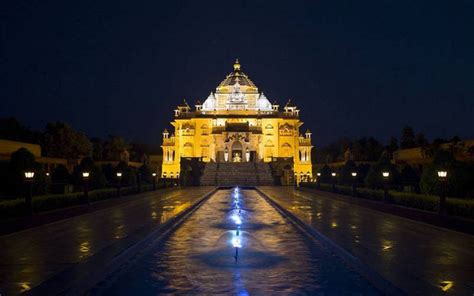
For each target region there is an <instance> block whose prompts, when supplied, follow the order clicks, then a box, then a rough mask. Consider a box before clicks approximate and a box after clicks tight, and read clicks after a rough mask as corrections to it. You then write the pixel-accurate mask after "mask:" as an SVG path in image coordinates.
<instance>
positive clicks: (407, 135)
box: [400, 126, 416, 149]
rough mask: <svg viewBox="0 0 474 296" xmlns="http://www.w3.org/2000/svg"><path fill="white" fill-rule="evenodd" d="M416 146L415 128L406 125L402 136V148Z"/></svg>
mask: <svg viewBox="0 0 474 296" xmlns="http://www.w3.org/2000/svg"><path fill="white" fill-rule="evenodd" d="M415 146H416V145H415V133H414V132H413V128H411V127H410V126H406V127H405V128H403V131H402V137H401V138H400V149H408V148H413V147H415Z"/></svg>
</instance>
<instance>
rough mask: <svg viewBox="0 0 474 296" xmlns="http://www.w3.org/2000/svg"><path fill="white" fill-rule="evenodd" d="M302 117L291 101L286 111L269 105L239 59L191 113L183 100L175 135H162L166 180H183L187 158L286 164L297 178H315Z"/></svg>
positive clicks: (163, 174) (163, 171)
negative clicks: (176, 178) (182, 172)
mask: <svg viewBox="0 0 474 296" xmlns="http://www.w3.org/2000/svg"><path fill="white" fill-rule="evenodd" d="M299 113H300V110H299V109H298V108H297V107H296V106H295V105H294V104H293V103H292V102H291V101H288V102H287V103H286V105H285V106H284V107H283V108H280V106H279V105H278V104H277V103H273V104H272V103H270V101H269V99H268V98H267V97H266V96H265V95H264V94H263V92H259V89H258V88H257V86H256V85H255V84H254V83H253V81H252V80H250V78H249V77H248V76H247V75H246V74H245V73H244V72H242V70H241V65H240V63H239V61H238V60H237V61H236V62H235V64H234V70H233V71H232V72H231V73H230V74H229V75H227V77H226V78H225V79H224V80H223V81H222V82H221V83H220V84H219V85H218V86H217V88H216V90H215V92H211V93H210V94H209V96H208V97H207V99H206V100H205V101H204V102H203V103H202V104H201V103H200V102H198V103H197V104H196V105H195V108H194V109H192V108H191V106H189V104H188V103H187V102H186V101H184V102H183V103H182V104H181V105H179V106H178V107H177V108H176V110H174V120H173V121H172V122H171V124H172V126H173V127H174V133H171V134H170V133H169V131H168V130H166V129H165V130H164V132H163V145H162V146H161V147H162V148H163V164H162V176H163V177H170V176H179V174H180V170H181V161H182V159H183V158H199V159H201V160H202V161H203V162H206V163H224V162H225V163H246V162H253V163H270V162H278V161H286V162H287V163H288V164H289V166H291V168H290V170H291V176H292V177H293V176H295V177H296V178H297V180H298V181H299V180H301V179H302V178H310V177H311V176H312V170H311V148H312V147H313V146H312V145H311V132H310V131H309V130H307V131H306V132H305V133H304V135H302V134H300V127H301V126H302V125H303V122H302V121H301V120H300V118H299V116H300V114H299ZM287 167H288V165H287Z"/></svg>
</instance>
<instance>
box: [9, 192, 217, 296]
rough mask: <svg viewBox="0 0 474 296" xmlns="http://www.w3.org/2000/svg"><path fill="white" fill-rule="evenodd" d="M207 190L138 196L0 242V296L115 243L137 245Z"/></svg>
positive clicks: (43, 277)
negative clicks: (122, 242)
mask: <svg viewBox="0 0 474 296" xmlns="http://www.w3.org/2000/svg"><path fill="white" fill-rule="evenodd" d="M210 190H211V188H209V187H194V188H186V189H176V190H172V191H166V192H161V191H159V190H158V191H155V192H148V193H143V194H141V195H142V196H141V197H137V199H136V200H132V201H130V202H127V203H121V204H119V205H117V206H115V207H112V208H107V209H103V210H99V211H96V212H92V213H89V214H85V215H81V216H76V217H73V218H70V219H66V220H62V221H58V222H55V223H51V224H46V225H43V226H40V227H36V228H32V229H27V230H24V231H20V232H16V233H12V234H8V235H4V236H0V295H12V294H18V293H20V292H23V291H27V290H29V289H31V288H32V287H34V286H36V285H38V284H40V283H41V282H43V281H44V280H46V279H48V278H50V277H52V276H54V275H56V274H58V273H59V272H61V271H62V270H64V269H65V268H67V267H70V266H71V265H74V264H78V263H80V262H83V261H85V260H87V259H88V258H90V257H91V256H93V255H94V254H97V253H98V252H100V251H101V250H103V249H104V248H106V247H110V246H111V245H114V244H117V243H119V242H120V241H124V240H128V241H127V243H133V241H135V242H136V241H139V240H140V239H142V238H144V237H145V236H146V235H147V234H149V233H150V232H151V231H152V230H153V229H155V228H156V227H157V226H158V225H160V224H161V223H163V222H166V221H167V220H169V219H170V218H172V217H174V216H176V215H177V214H179V213H180V212H181V211H183V210H185V209H187V208H188V207H189V206H191V205H192V204H193V203H194V202H195V201H196V200H198V199H199V198H200V197H202V196H203V195H204V194H205V193H207V192H209V191H210Z"/></svg>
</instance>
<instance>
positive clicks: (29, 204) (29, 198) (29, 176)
mask: <svg viewBox="0 0 474 296" xmlns="http://www.w3.org/2000/svg"><path fill="white" fill-rule="evenodd" d="M24 174H25V181H26V183H27V184H28V193H27V194H26V197H25V203H26V208H27V213H28V214H29V215H32V214H33V178H34V177H35V172H34V171H25V173H24ZM46 175H47V176H49V173H46ZM151 175H152V177H153V191H155V190H156V173H155V172H153V173H152V174H151ZM116 176H117V179H118V182H117V196H118V197H120V196H121V187H122V172H117V173H116ZM89 177H90V172H89V171H84V172H82V179H83V181H84V203H86V204H87V205H90V199H89Z"/></svg>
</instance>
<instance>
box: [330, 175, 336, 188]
mask: <svg viewBox="0 0 474 296" xmlns="http://www.w3.org/2000/svg"><path fill="white" fill-rule="evenodd" d="M331 176H332V192H336V176H337V174H336V173H331Z"/></svg>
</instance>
